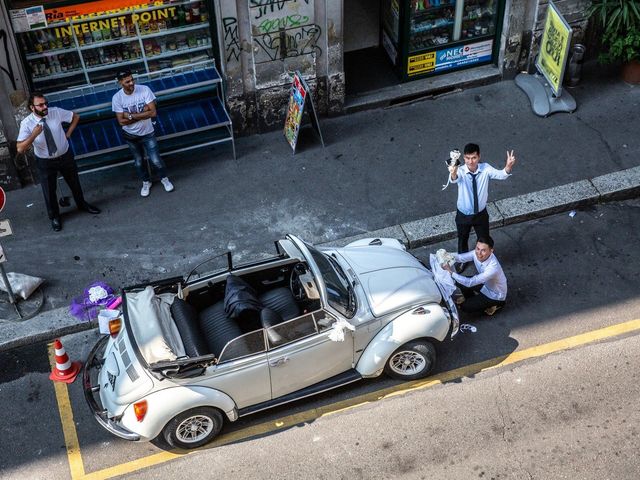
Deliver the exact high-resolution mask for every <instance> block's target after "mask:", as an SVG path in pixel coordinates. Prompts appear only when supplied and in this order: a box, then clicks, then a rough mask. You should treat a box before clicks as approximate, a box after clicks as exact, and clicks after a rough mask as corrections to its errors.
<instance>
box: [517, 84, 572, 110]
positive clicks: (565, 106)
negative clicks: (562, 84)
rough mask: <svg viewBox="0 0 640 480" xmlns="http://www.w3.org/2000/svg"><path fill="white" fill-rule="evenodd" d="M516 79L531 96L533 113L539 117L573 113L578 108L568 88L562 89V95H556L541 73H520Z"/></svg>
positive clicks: (519, 85)
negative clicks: (558, 113)
mask: <svg viewBox="0 0 640 480" xmlns="http://www.w3.org/2000/svg"><path fill="white" fill-rule="evenodd" d="M515 81H516V85H518V87H520V88H521V89H522V90H523V91H524V93H526V94H527V96H528V97H529V100H530V101H531V108H532V109H533V113H535V114H536V115H538V116H539V117H548V116H549V115H551V114H553V113H557V112H568V113H573V112H574V111H575V110H576V100H575V98H573V96H572V95H571V94H570V93H569V92H567V91H566V89H562V90H561V92H560V96H558V97H556V96H555V95H554V93H553V90H552V88H551V85H549V83H548V82H547V81H546V79H545V78H544V77H543V76H541V75H538V74H535V75H529V74H528V73H520V74H518V75H517V76H516V80H515Z"/></svg>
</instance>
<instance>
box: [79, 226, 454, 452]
mask: <svg viewBox="0 0 640 480" xmlns="http://www.w3.org/2000/svg"><path fill="white" fill-rule="evenodd" d="M276 250H277V256H275V257H273V258H270V259H267V260H263V261H260V262H256V263H252V264H247V265H242V266H235V267H234V266H233V265H232V262H231V255H230V254H227V265H226V266H225V268H224V269H221V270H219V271H217V272H214V273H209V274H207V275H201V276H198V277H197V278H194V277H193V275H190V276H189V277H187V279H186V280H185V279H183V278H181V277H180V278H173V279H167V280H163V281H159V282H155V283H151V284H148V285H139V286H135V287H129V288H125V289H124V290H123V302H122V305H123V315H122V319H121V321H119V320H116V321H114V322H112V324H111V325H110V329H111V335H110V336H105V337H103V338H102V339H101V340H100V341H99V342H98V343H97V344H96V346H95V347H94V348H93V350H92V351H91V353H90V354H89V357H88V359H87V363H86V366H85V372H84V392H85V398H86V400H87V402H88V404H89V406H90V408H91V410H92V411H93V413H94V416H95V418H96V420H97V421H98V422H99V423H100V424H101V425H102V426H103V427H104V428H105V429H107V430H108V431H110V432H111V433H113V434H114V435H117V436H118V437H122V438H125V439H128V440H135V441H138V440H152V439H154V438H156V437H158V436H160V435H162V437H164V439H165V440H166V441H167V442H168V443H169V444H170V445H171V446H173V447H179V448H196V447H198V446H201V445H203V444H205V443H206V442H209V441H210V440H211V439H213V438H214V437H215V436H216V435H217V434H218V433H219V432H220V430H221V428H222V426H223V423H224V421H225V419H226V420H228V421H235V420H236V419H238V418H239V417H241V416H244V415H249V414H251V413H255V412H258V411H261V410H264V409H266V408H270V407H273V406H276V405H281V404H283V403H286V402H290V401H293V400H296V399H299V398H303V397H307V396H310V395H313V394H316V393H320V392H324V391H327V390H329V389H332V388H335V387H338V386H341V385H345V384H347V383H351V382H354V381H357V380H360V379H362V378H367V377H376V376H378V375H380V374H382V373H383V372H385V373H386V374H388V375H390V376H392V377H395V378H399V379H405V380H413V379H417V378H422V377H425V376H426V375H427V374H428V373H429V372H430V371H431V370H432V368H433V366H434V363H435V359H436V350H435V347H434V344H435V343H444V342H447V341H450V340H451V339H453V337H454V336H455V335H456V334H457V333H458V313H457V311H456V308H455V304H454V303H453V301H451V299H450V298H447V299H445V298H443V295H442V294H441V290H440V288H439V286H438V285H437V284H436V282H435V281H434V276H433V275H432V273H431V271H430V270H429V269H427V268H426V267H425V266H424V265H423V264H422V263H421V262H420V261H418V260H417V259H416V258H415V257H414V256H413V255H411V254H410V253H408V252H407V251H405V248H404V246H403V245H402V244H401V243H400V242H399V241H398V240H395V239H382V238H376V239H365V240H359V241H357V242H354V243H351V244H349V245H347V246H346V247H344V248H321V247H314V246H312V245H310V244H308V243H306V242H304V241H302V240H300V239H299V238H296V237H295V236H293V235H288V236H287V237H286V239H284V240H280V241H278V242H276Z"/></svg>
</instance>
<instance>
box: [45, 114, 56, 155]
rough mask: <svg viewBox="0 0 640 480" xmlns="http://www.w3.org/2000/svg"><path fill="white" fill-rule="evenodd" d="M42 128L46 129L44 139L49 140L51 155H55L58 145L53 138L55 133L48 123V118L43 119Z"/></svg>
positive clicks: (48, 146) (48, 147) (48, 148)
mask: <svg viewBox="0 0 640 480" xmlns="http://www.w3.org/2000/svg"><path fill="white" fill-rule="evenodd" d="M42 129H43V130H44V139H45V141H46V142H47V150H49V156H50V157H53V156H54V155H55V154H56V152H57V151H58V147H56V141H55V140H54V139H53V133H51V129H50V128H49V125H47V119H46V118H43V119H42Z"/></svg>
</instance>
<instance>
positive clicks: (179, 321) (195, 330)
mask: <svg viewBox="0 0 640 480" xmlns="http://www.w3.org/2000/svg"><path fill="white" fill-rule="evenodd" d="M171 315H172V316H173V321H174V322H175V324H176V327H177V328H178V332H180V337H181V338H182V344H183V345H184V351H185V353H186V354H187V355H188V356H189V357H200V356H202V355H207V354H208V353H209V348H208V347H207V343H206V342H205V340H204V338H203V336H202V331H201V330H200V326H199V325H198V312H196V309H195V308H193V306H191V305H189V304H188V303H187V302H185V301H184V300H182V299H181V298H176V299H175V300H174V301H173V303H172V304H171Z"/></svg>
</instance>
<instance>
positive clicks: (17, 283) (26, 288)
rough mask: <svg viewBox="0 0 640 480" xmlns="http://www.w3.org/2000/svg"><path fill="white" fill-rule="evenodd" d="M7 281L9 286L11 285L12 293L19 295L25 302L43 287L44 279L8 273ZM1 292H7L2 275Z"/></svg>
mask: <svg viewBox="0 0 640 480" xmlns="http://www.w3.org/2000/svg"><path fill="white" fill-rule="evenodd" d="M7 279H8V280H9V285H11V291H12V292H13V294H14V295H19V296H20V297H22V299H23V300H26V299H27V298H29V297H30V296H31V294H32V293H33V292H35V291H36V289H37V288H38V287H39V286H40V285H42V282H44V278H40V277H32V276H31V275H25V274H24V273H15V272H9V273H7ZM0 290H2V291H3V292H6V291H7V286H6V285H5V284H4V279H3V278H2V276H1V275H0Z"/></svg>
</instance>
